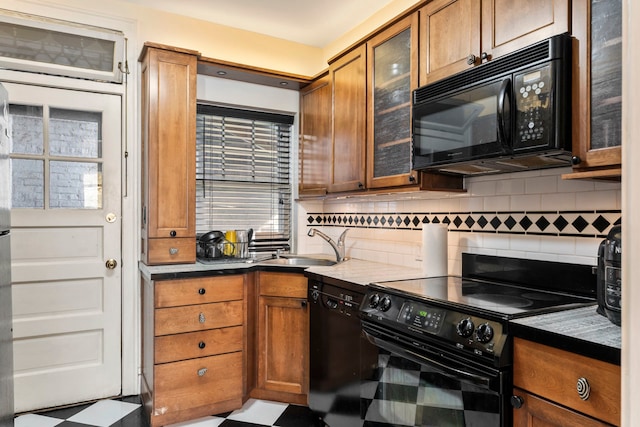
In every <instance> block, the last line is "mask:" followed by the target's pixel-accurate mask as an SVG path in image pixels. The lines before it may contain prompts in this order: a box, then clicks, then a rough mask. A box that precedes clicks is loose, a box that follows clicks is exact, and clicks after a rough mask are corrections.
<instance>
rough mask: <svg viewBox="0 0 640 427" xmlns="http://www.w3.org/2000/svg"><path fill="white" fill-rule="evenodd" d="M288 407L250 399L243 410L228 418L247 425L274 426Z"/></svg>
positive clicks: (233, 413)
mask: <svg viewBox="0 0 640 427" xmlns="http://www.w3.org/2000/svg"><path fill="white" fill-rule="evenodd" d="M287 406H288V405H287V404H286V403H279V402H267V401H264V400H255V399H249V400H247V402H246V403H245V404H244V406H243V407H242V408H241V409H238V410H237V411H233V412H232V413H231V415H229V416H228V417H227V418H228V419H230V420H236V421H244V422H246V423H256V424H267V425H273V424H275V422H276V420H277V419H278V418H279V417H280V415H282V413H283V412H284V410H285V409H287Z"/></svg>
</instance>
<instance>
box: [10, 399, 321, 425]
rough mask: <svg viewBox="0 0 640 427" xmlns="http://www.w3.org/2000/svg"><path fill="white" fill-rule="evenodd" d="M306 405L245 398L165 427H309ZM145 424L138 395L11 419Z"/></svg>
mask: <svg viewBox="0 0 640 427" xmlns="http://www.w3.org/2000/svg"><path fill="white" fill-rule="evenodd" d="M314 425H315V424H314V419H313V416H312V414H311V412H310V411H309V408H307V407H305V406H298V405H287V404H286V403H279V402H270V401H266V400H255V399H249V400H248V401H247V402H246V403H245V404H244V406H243V407H242V408H241V409H238V410H237V411H233V412H230V413H227V414H220V415H217V416H211V417H205V418H200V419H197V420H192V421H189V422H184V423H179V424H173V425H172V426H167V427H218V426H219V427H260V426H278V427H313V426H314ZM54 426H56V427H88V426H97V427H149V422H148V421H147V418H146V416H145V413H144V411H143V409H142V406H141V402H140V397H139V396H131V397H125V398H121V399H117V400H116V399H114V400H101V401H98V402H96V403H92V404H86V405H80V406H74V407H72V408H64V409H56V410H52V411H49V412H45V413H39V414H26V415H21V416H18V417H17V418H16V419H15V427H54Z"/></svg>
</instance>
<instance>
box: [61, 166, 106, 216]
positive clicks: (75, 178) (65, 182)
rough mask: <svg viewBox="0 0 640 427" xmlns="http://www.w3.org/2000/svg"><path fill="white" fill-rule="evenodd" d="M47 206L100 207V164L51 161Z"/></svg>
mask: <svg viewBox="0 0 640 427" xmlns="http://www.w3.org/2000/svg"><path fill="white" fill-rule="evenodd" d="M49 187H50V194H49V207H50V208H52V209H55V208H62V209H100V208H102V165H100V164H98V163H85V162H60V161H51V162H50V165H49Z"/></svg>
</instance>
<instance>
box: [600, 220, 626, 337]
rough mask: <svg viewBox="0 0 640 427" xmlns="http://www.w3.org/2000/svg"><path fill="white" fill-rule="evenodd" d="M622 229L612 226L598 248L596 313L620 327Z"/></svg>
mask: <svg viewBox="0 0 640 427" xmlns="http://www.w3.org/2000/svg"><path fill="white" fill-rule="evenodd" d="M621 267H622V227H621V226H620V225H616V226H613V227H612V228H611V230H610V231H609V234H607V238H606V239H604V240H603V241H602V243H600V246H599V247H598V309H597V311H598V313H600V314H602V315H603V316H606V317H607V318H608V319H609V320H610V321H611V322H613V323H614V324H616V325H618V326H620V322H621V318H620V314H621V312H622V268H621Z"/></svg>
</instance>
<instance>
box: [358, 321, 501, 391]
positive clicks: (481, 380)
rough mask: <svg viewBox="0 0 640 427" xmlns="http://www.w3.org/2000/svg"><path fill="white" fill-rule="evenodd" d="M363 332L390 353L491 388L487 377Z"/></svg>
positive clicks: (459, 378) (490, 382) (489, 379)
mask: <svg viewBox="0 0 640 427" xmlns="http://www.w3.org/2000/svg"><path fill="white" fill-rule="evenodd" d="M363 332H364V334H365V335H366V336H367V339H369V341H371V342H372V343H373V344H375V345H376V346H378V347H380V348H382V349H384V350H387V351H390V352H391V353H395V354H397V355H399V356H402V357H404V358H406V359H409V360H411V361H413V362H415V363H418V364H422V365H432V366H436V367H437V368H438V369H440V370H441V371H442V372H443V373H445V374H447V375H449V376H451V377H454V378H457V379H458V380H462V381H467V382H470V383H473V384H476V385H481V386H485V387H487V388H489V389H492V388H493V387H491V386H492V383H493V381H492V380H491V378H489V377H486V376H483V375H477V374H473V373H471V372H466V371H463V370H461V369H457V368H454V367H452V366H447V365H446V364H444V363H442V362H438V361H437V360H434V359H432V358H429V357H426V356H423V355H421V354H417V353H414V352H413V351H411V350H409V349H407V348H404V347H402V346H399V345H397V344H394V343H391V342H389V341H387V340H384V339H381V338H378V337H376V336H374V335H371V334H370V333H368V332H367V331H363Z"/></svg>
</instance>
